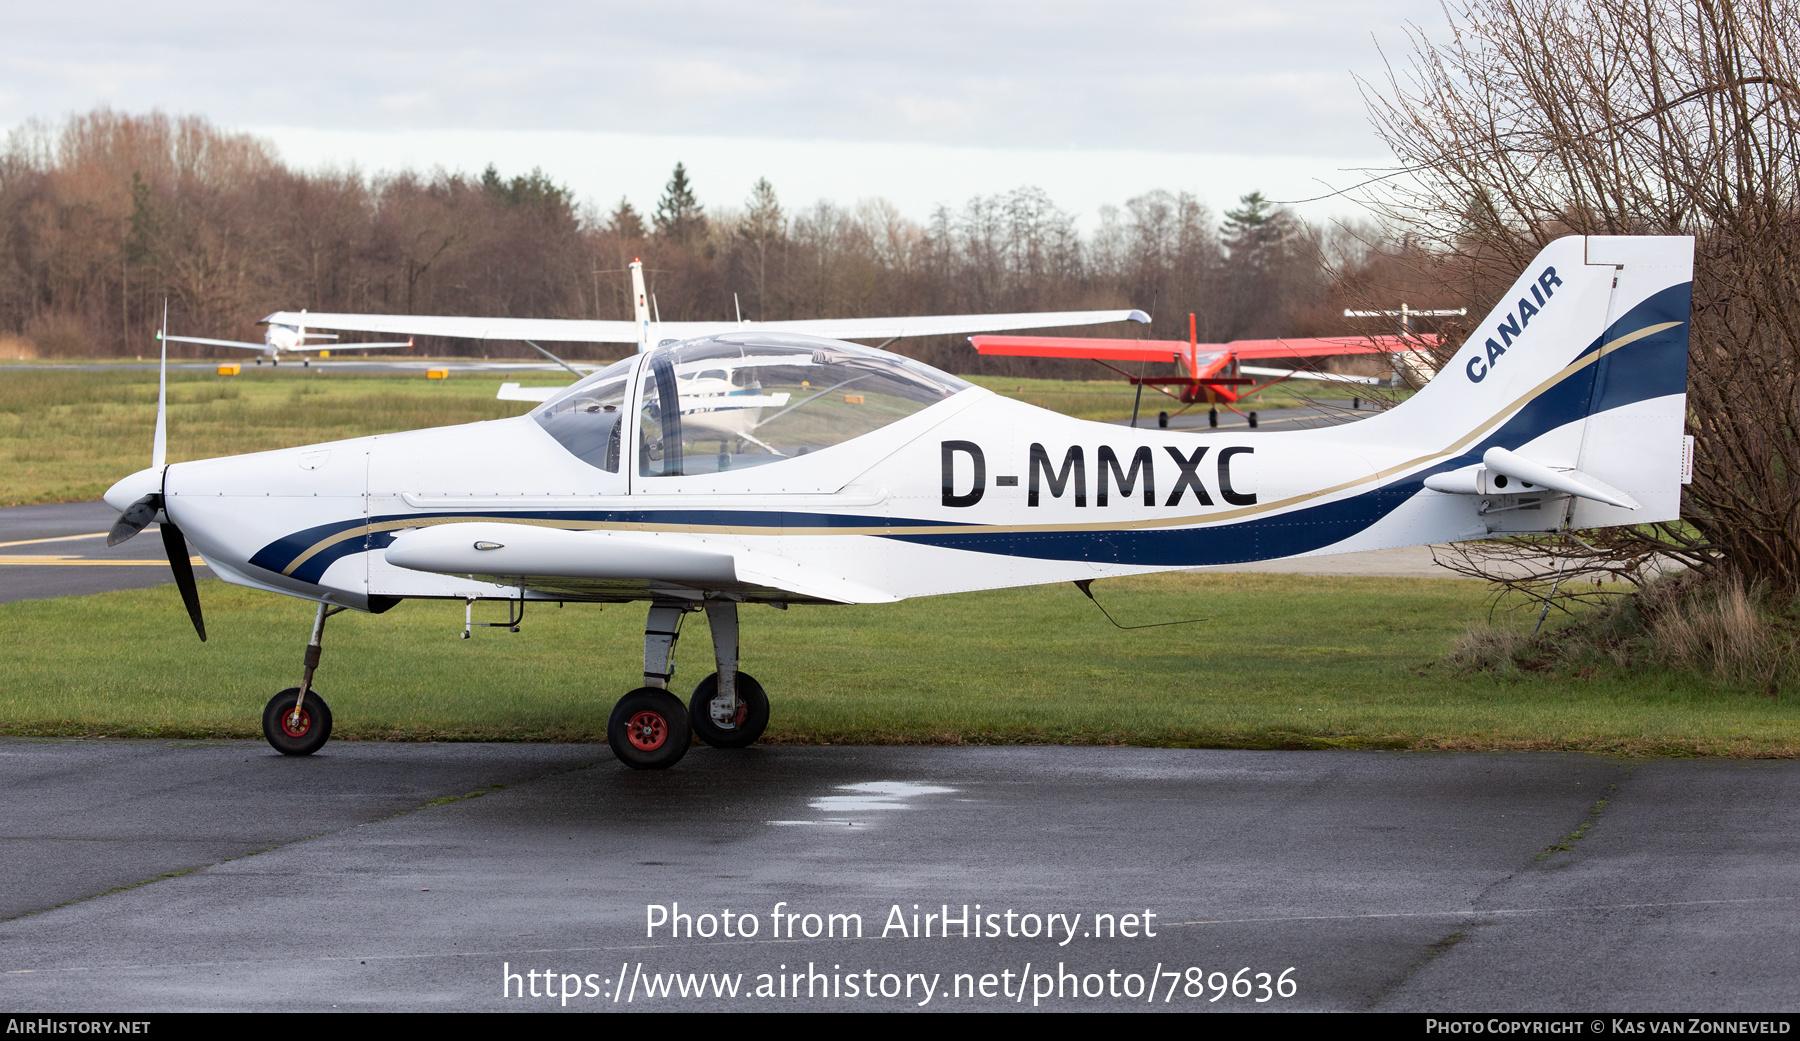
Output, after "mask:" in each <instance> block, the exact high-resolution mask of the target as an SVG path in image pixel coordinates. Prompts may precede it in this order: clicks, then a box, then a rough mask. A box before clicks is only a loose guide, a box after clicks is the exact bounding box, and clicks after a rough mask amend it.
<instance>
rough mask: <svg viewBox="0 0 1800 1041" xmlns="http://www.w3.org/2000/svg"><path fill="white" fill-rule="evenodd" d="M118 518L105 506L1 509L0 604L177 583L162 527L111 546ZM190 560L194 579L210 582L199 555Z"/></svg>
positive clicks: (76, 504) (77, 504)
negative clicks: (110, 537)
mask: <svg viewBox="0 0 1800 1041" xmlns="http://www.w3.org/2000/svg"><path fill="white" fill-rule="evenodd" d="M118 519H119V514H118V511H117V510H114V509H113V508H112V507H110V506H108V505H106V504H105V503H103V502H63V503H51V504H48V505H43V506H12V507H8V508H6V509H0V604H3V603H10V602H11V601H14V600H42V599H45V598H47V597H53V596H81V595H84V594H87V593H105V592H110V591H112V590H116V589H145V588H148V587H150V586H154V585H160V584H162V583H164V582H173V581H175V580H174V578H172V577H171V576H170V574H169V558H168V556H167V554H166V552H165V551H164V549H163V543H162V536H161V534H160V532H159V530H158V529H159V526H158V525H155V524H152V525H150V526H149V527H147V528H145V529H144V530H143V531H140V532H138V534H137V535H136V536H135V537H134V538H132V539H131V540H130V541H128V542H125V543H122V544H120V545H118V546H114V547H111V548H108V547H107V545H106V533H107V531H108V530H109V529H110V528H111V527H112V526H113V523H114V522H115V521H117V520H118ZM190 559H191V560H192V562H193V564H194V575H195V577H197V578H203V579H204V578H210V577H212V572H211V571H210V570H209V569H208V568H206V567H205V562H204V561H202V560H201V559H200V557H199V556H197V555H195V556H192V557H190Z"/></svg>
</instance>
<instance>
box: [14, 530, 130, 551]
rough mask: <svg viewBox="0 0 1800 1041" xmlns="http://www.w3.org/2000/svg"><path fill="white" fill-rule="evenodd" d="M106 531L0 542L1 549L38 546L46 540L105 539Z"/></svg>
mask: <svg viewBox="0 0 1800 1041" xmlns="http://www.w3.org/2000/svg"><path fill="white" fill-rule="evenodd" d="M105 537H106V532H104V531H96V532H94V533H93V534H92V535H58V536H56V537H55V538H53V539H20V540H19V541H17V542H0V549H4V548H6V547H7V546H38V545H42V544H43V543H46V542H74V541H76V540H78V539H103V538H105Z"/></svg>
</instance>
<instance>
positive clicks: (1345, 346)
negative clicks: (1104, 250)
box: [969, 315, 1437, 405]
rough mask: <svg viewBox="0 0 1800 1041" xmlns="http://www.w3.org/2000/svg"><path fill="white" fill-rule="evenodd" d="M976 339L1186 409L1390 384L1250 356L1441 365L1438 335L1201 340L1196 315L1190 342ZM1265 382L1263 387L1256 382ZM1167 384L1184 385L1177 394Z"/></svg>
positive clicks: (1423, 367) (1422, 367)
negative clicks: (1132, 366) (1148, 367)
mask: <svg viewBox="0 0 1800 1041" xmlns="http://www.w3.org/2000/svg"><path fill="white" fill-rule="evenodd" d="M969 342H970V343H971V344H974V346H975V349H976V350H977V351H978V352H980V353H982V354H995V355H1008V356H1012V357H1022V358H1084V359H1087V360H1090V361H1097V362H1099V363H1100V364H1102V365H1105V366H1106V367H1107V368H1109V369H1112V370H1113V371H1114V372H1117V373H1119V374H1120V375H1122V376H1125V377H1126V378H1127V379H1129V380H1131V382H1132V384H1133V385H1134V386H1137V387H1139V388H1140V390H1139V393H1140V394H1141V393H1142V389H1141V388H1143V387H1154V388H1156V389H1157V391H1158V392H1159V393H1163V394H1167V395H1169V396H1170V397H1175V398H1177V399H1178V400H1180V401H1182V402H1183V403H1185V404H1193V403H1194V402H1197V401H1201V400H1208V401H1219V402H1224V403H1225V404H1227V405H1230V404H1231V403H1234V402H1237V401H1241V400H1242V399H1243V398H1245V397H1247V396H1249V395H1251V394H1254V393H1256V392H1257V391H1259V390H1262V389H1264V388H1265V387H1268V386H1271V385H1273V384H1276V383H1280V382H1281V381H1283V380H1287V379H1311V380H1326V381H1330V382H1336V383H1360V384H1378V383H1383V382H1386V381H1385V380H1382V379H1379V378H1376V377H1369V376H1346V375H1342V374H1339V373H1332V372H1309V371H1306V370H1304V369H1298V368H1296V369H1271V368H1260V367H1256V366H1248V365H1243V364H1241V362H1242V361H1244V360H1245V359H1250V360H1258V359H1274V358H1279V359H1282V360H1285V361H1287V362H1289V363H1290V364H1299V363H1300V362H1302V361H1303V360H1304V359H1310V358H1323V357H1332V356H1337V355H1346V354H1386V355H1392V356H1394V360H1395V369H1396V370H1397V371H1398V370H1401V369H1404V368H1411V369H1413V370H1415V371H1421V372H1423V373H1424V374H1425V375H1426V376H1430V375H1431V374H1433V373H1434V372H1435V364H1434V363H1433V362H1432V360H1431V357H1430V355H1429V354H1428V353H1426V351H1427V349H1428V348H1431V347H1435V346H1436V345H1437V336H1436V335H1435V334H1426V335H1422V336H1421V335H1415V336H1411V337H1405V338H1402V337H1399V336H1321V337H1304V338H1302V337H1295V338H1293V339H1282V340H1233V341H1231V342H1230V343H1201V342H1200V341H1199V336H1198V333H1197V330H1196V326H1195V322H1194V316H1193V315H1188V339H1187V341H1186V342H1183V341H1181V340H1111V339H1098V338H1089V337H1078V336H971V337H969ZM1127 362H1174V363H1175V364H1176V365H1177V366H1179V367H1180V368H1181V369H1183V370H1185V375H1179V376H1134V375H1132V374H1131V373H1129V372H1126V371H1125V370H1124V369H1121V368H1119V364H1115V363H1120V364H1123V363H1127ZM1252 377H1263V378H1264V382H1261V383H1258V382H1257V380H1256V379H1255V378H1252ZM1164 387H1174V388H1178V390H1177V392H1176V393H1171V392H1170V391H1168V390H1164V389H1163V388H1164Z"/></svg>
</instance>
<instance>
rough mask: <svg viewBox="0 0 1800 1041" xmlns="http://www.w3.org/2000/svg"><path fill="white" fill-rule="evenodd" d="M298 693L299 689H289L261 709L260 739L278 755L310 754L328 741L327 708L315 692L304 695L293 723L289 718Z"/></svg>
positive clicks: (329, 723) (329, 724) (328, 719)
mask: <svg viewBox="0 0 1800 1041" xmlns="http://www.w3.org/2000/svg"><path fill="white" fill-rule="evenodd" d="M299 694H300V688H299V687H289V688H288V689H286V690H284V691H282V692H281V693H279V694H277V695H275V696H274V697H272V698H270V699H269V704H268V705H267V706H266V707H265V708H264V709H263V736H264V737H266V738H268V739H269V744H270V745H272V746H274V749H275V751H277V752H280V753H281V754H282V755H312V754H313V753H314V752H317V751H318V750H319V749H321V748H323V747H325V742H326V741H329V740H330V739H331V706H329V705H327V704H325V699H324V698H321V697H319V692H318V691H316V690H309V691H307V692H306V700H305V701H302V702H301V703H300V719H299V721H298V722H297V723H296V722H295V721H293V720H292V719H291V718H290V713H292V712H293V710H294V699H295V698H296V697H298V696H299Z"/></svg>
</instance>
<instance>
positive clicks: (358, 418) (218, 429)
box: [0, 365, 563, 506]
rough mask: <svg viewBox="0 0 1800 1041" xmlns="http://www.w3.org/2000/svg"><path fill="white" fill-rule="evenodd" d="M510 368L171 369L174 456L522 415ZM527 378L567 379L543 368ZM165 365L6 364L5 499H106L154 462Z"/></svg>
mask: <svg viewBox="0 0 1800 1041" xmlns="http://www.w3.org/2000/svg"><path fill="white" fill-rule="evenodd" d="M500 375H501V374H499V373H494V374H485V375H480V376H476V375H469V374H461V373H459V374H456V375H453V376H451V378H449V379H447V380H428V379H426V378H425V377H424V375H423V374H420V375H413V376H408V375H393V376H386V375H382V376H368V375H348V374H341V373H331V372H329V371H328V370H325V369H301V368H298V367H297V366H296V367H283V368H282V369H280V370H278V371H277V370H271V369H256V368H245V369H244V371H243V374H242V375H239V376H215V375H212V374H211V373H195V372H179V373H170V374H169V460H170V461H171V462H181V461H183V460H186V459H207V458H211V457H213V456H221V455H236V454H239V453H242V452H261V451H265V450H268V449H273V448H291V447H293V446H295V445H305V444H313V443H316V442H319V441H333V440H337V439H339V438H346V437H361V436H363V435H365V434H379V433H386V432H389V431H394V430H412V429H416V428H419V427H431V426H444V425H447V424H451V423H471V422H475V421H476V420H482V419H500V418H503V417H505V416H517V415H522V414H524V413H525V412H527V411H529V410H530V408H531V407H532V406H531V404H530V403H529V402H519V401H496V400H495V399H494V393H495V391H497V390H498V389H499V387H500V379H499V378H497V377H499V376H500ZM535 375H538V374H535V373H532V374H526V378H522V379H521V381H520V382H523V383H525V384H527V385H547V384H557V383H560V382H563V381H559V380H556V379H554V378H551V379H532V378H529V376H535ZM155 423H156V373H155V372H151V371H144V370H131V369H99V370H94V369H48V368H40V367H35V366H29V365H7V366H0V506H17V505H20V504H23V503H36V502H75V501H82V500H90V499H98V498H99V497H100V495H101V493H103V492H105V491H106V489H107V488H109V487H111V485H112V483H113V482H114V481H117V480H118V479H119V478H121V477H124V476H125V475H126V474H129V473H132V472H134V471H137V470H141V469H143V468H144V467H146V466H148V465H150V437H151V431H152V429H153V427H154V426H155Z"/></svg>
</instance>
